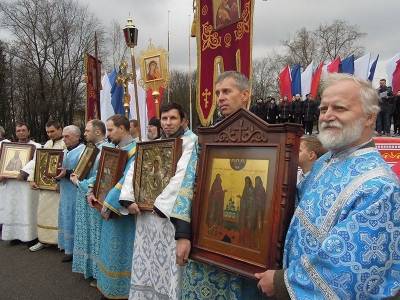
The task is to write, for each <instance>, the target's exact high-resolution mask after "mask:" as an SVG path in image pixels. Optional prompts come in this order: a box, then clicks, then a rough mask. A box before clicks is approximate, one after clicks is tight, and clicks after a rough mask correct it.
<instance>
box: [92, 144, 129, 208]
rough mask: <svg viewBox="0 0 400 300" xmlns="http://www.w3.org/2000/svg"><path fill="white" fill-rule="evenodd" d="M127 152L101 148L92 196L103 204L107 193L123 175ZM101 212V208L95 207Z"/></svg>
mask: <svg viewBox="0 0 400 300" xmlns="http://www.w3.org/2000/svg"><path fill="white" fill-rule="evenodd" d="M127 158H128V152H126V151H124V150H122V149H116V148H111V147H103V148H102V149H101V156H100V162H99V168H98V171H97V176H96V183H95V185H94V195H95V196H96V199H97V201H98V203H100V204H103V203H104V200H105V199H106V196H107V194H108V192H109V191H110V190H111V189H112V188H113V187H114V186H115V185H116V184H117V183H118V181H119V180H120V179H121V178H122V175H123V173H124V169H125V164H126V160H127ZM96 208H97V209H99V210H101V207H99V206H97V207H96Z"/></svg>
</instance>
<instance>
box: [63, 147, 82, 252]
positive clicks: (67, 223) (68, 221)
mask: <svg viewBox="0 0 400 300" xmlns="http://www.w3.org/2000/svg"><path fill="white" fill-rule="evenodd" d="M84 149H85V145H83V144H80V145H78V146H77V147H76V148H74V149H72V150H71V151H68V150H67V149H64V150H63V152H64V157H63V163H62V167H63V168H65V169H67V170H73V169H75V167H76V165H77V164H78V161H79V158H80V156H81V154H82V152H83V150H84ZM76 190H77V189H76V186H75V185H74V184H73V183H72V182H71V181H70V180H69V178H61V180H60V206H59V208H58V247H59V248H61V249H65V254H72V253H73V251H74V229H75V212H76Z"/></svg>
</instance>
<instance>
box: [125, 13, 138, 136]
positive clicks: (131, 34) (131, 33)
mask: <svg viewBox="0 0 400 300" xmlns="http://www.w3.org/2000/svg"><path fill="white" fill-rule="evenodd" d="M127 22H128V23H127V24H126V25H125V28H124V29H123V31H124V37H125V42H126V45H127V46H128V47H129V48H131V60H132V81H133V87H134V91H135V104H136V116H137V121H138V126H139V128H138V133H139V140H141V129H140V114H139V101H138V91H137V81H136V64H135V53H134V48H135V46H136V45H137V39H138V34H139V30H138V29H137V28H136V27H135V25H133V23H132V19H131V18H130V17H129V18H128V20H127Z"/></svg>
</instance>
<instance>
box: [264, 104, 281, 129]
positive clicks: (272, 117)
mask: <svg viewBox="0 0 400 300" xmlns="http://www.w3.org/2000/svg"><path fill="white" fill-rule="evenodd" d="M278 114H279V111H278V105H276V104H275V103H274V104H272V103H270V104H269V105H268V108H267V115H266V117H265V120H266V121H267V122H268V123H273V124H275V122H276V117H277V116H278Z"/></svg>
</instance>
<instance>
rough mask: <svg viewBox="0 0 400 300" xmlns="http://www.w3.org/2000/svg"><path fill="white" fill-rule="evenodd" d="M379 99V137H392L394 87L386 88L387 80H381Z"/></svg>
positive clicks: (377, 126)
mask: <svg viewBox="0 0 400 300" xmlns="http://www.w3.org/2000/svg"><path fill="white" fill-rule="evenodd" d="M377 92H378V95H379V98H380V99H381V101H380V102H379V108H380V111H379V113H378V116H377V118H376V131H377V132H378V136H382V135H386V136H391V134H390V126H391V120H390V119H391V115H392V114H393V111H394V95H393V91H392V87H390V86H386V79H381V80H379V88H378V89H377Z"/></svg>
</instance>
